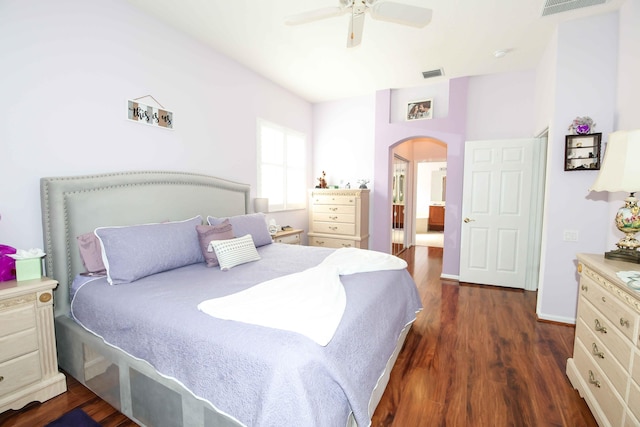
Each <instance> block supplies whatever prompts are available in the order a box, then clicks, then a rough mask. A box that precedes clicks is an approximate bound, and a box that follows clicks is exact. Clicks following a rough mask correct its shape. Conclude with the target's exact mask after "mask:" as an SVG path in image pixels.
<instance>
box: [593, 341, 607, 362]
mask: <svg viewBox="0 0 640 427" xmlns="http://www.w3.org/2000/svg"><path fill="white" fill-rule="evenodd" d="M591 352H592V353H593V355H594V356H597V357H599V358H600V359H604V353H603V352H601V351H600V350H599V349H598V346H597V345H596V343H592V344H591Z"/></svg>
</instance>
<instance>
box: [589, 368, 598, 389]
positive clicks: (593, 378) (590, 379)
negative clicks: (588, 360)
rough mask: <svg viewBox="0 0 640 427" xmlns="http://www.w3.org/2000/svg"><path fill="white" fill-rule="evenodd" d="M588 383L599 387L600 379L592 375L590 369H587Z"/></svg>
mask: <svg viewBox="0 0 640 427" xmlns="http://www.w3.org/2000/svg"><path fill="white" fill-rule="evenodd" d="M589 384H593V385H594V386H596V387H598V388H600V381H598V380H597V379H596V376H595V375H593V372H592V371H591V369H589Z"/></svg>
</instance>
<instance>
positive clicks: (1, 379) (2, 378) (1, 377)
mask: <svg viewBox="0 0 640 427" xmlns="http://www.w3.org/2000/svg"><path fill="white" fill-rule="evenodd" d="M2 381H4V377H3V376H2V375H0V383H1V382H2Z"/></svg>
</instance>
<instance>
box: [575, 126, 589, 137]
mask: <svg viewBox="0 0 640 427" xmlns="http://www.w3.org/2000/svg"><path fill="white" fill-rule="evenodd" d="M590 130H591V126H589V125H578V126H576V133H578V134H580V135H584V134H587V133H589V131H590Z"/></svg>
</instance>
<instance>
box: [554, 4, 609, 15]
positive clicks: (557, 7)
mask: <svg viewBox="0 0 640 427" xmlns="http://www.w3.org/2000/svg"><path fill="white" fill-rule="evenodd" d="M606 2H607V0H545V2H544V8H543V9H542V16H548V15H553V14H556V13H561V12H566V11H568V10H573V9H580V8H582V7H587V6H595V5H598V4H603V3H606Z"/></svg>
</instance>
